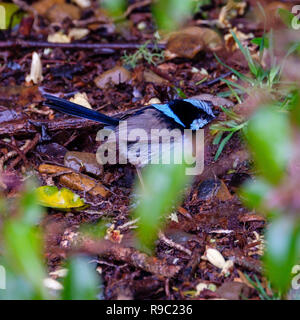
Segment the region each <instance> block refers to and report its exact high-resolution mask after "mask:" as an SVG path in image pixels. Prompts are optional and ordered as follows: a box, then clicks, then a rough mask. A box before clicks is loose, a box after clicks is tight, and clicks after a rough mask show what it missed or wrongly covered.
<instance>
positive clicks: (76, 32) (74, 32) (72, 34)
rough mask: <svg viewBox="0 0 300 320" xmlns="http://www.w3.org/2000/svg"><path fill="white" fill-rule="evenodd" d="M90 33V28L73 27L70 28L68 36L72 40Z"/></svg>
mask: <svg viewBox="0 0 300 320" xmlns="http://www.w3.org/2000/svg"><path fill="white" fill-rule="evenodd" d="M89 33H90V30H89V29H87V28H73V29H70V31H69V33H68V37H69V38H71V39H72V40H80V39H82V38H84V37H85V36H87V35H88V34H89Z"/></svg>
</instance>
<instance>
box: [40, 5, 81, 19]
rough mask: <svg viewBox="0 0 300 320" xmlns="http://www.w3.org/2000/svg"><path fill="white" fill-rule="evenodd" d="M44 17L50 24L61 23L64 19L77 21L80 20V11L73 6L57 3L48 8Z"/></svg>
mask: <svg viewBox="0 0 300 320" xmlns="http://www.w3.org/2000/svg"><path fill="white" fill-rule="evenodd" d="M46 17H47V18H48V19H49V20H50V21H51V22H58V23H62V22H63V21H64V20H65V19H66V18H69V19H71V20H78V19H79V18H80V9H79V8H78V7H76V6H75V5H73V4H69V3H57V4H55V5H53V6H52V7H50V8H49V10H48V11H47V12H46Z"/></svg>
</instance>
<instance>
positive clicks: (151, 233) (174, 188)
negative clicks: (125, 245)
mask: <svg viewBox="0 0 300 320" xmlns="http://www.w3.org/2000/svg"><path fill="white" fill-rule="evenodd" d="M185 169H186V167H185V166H184V165H174V164H169V165H149V166H148V167H146V169H145V170H144V171H143V178H144V184H145V189H143V190H141V192H142V194H141V200H140V203H139V205H138V207H137V208H136V210H135V211H134V217H135V218H139V221H138V225H139V228H138V229H137V238H138V240H139V245H140V248H141V249H142V250H144V251H147V252H150V251H151V250H152V249H153V247H154V241H155V240H156V239H157V233H158V230H159V229H160V228H161V227H162V226H163V225H164V222H165V217H166V215H168V214H169V213H170V211H171V209H172V206H176V205H177V204H178V203H179V202H180V201H181V196H182V194H183V191H184V187H185V185H186V183H187V182H188V181H189V180H190V177H191V176H188V175H186V170H185Z"/></svg>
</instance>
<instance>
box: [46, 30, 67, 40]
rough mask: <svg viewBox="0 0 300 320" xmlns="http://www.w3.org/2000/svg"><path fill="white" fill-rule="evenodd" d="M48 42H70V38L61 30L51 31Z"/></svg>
mask: <svg viewBox="0 0 300 320" xmlns="http://www.w3.org/2000/svg"><path fill="white" fill-rule="evenodd" d="M48 42H51V43H70V42H71V38H70V37H69V36H67V35H66V34H63V33H62V32H61V31H58V32H55V33H52V34H49V35H48Z"/></svg>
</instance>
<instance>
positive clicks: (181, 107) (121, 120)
mask: <svg viewBox="0 0 300 320" xmlns="http://www.w3.org/2000/svg"><path fill="white" fill-rule="evenodd" d="M44 98H45V99H46V100H45V101H44V105H46V106H48V107H50V108H52V109H54V110H57V111H60V112H62V113H66V114H68V115H72V116H76V117H81V118H85V119H89V120H93V121H96V122H99V123H102V124H103V125H106V127H105V130H107V131H104V132H105V135H106V138H107V139H106V140H105V141H104V142H103V146H104V149H105V148H106V150H108V151H109V150H116V148H117V149H118V150H117V151H118V160H119V161H115V163H113V164H116V163H117V162H118V163H122V164H123V163H126V161H128V162H130V163H131V164H133V165H134V166H135V167H136V168H137V173H138V176H139V178H141V173H140V171H139V169H140V168H142V167H144V166H145V165H147V164H149V163H158V162H159V161H162V162H163V161H165V162H163V163H167V161H168V160H166V159H165V158H170V152H171V151H172V150H173V149H174V146H176V145H177V146H179V145H182V144H183V143H186V141H187V140H188V144H187V145H188V148H192V143H193V142H192V139H191V136H189V137H188V138H187V134H186V132H187V131H192V132H195V131H197V130H199V129H201V128H203V127H204V126H206V125H207V124H208V123H210V122H211V121H212V120H213V119H214V118H215V115H214V113H213V111H212V104H211V102H210V101H207V100H199V99H193V98H186V99H174V100H170V101H168V102H167V103H155V104H150V105H146V106H142V107H140V108H136V109H132V110H129V111H126V112H124V113H121V114H117V115H115V116H113V117H111V116H107V115H105V114H103V113H100V112H98V111H96V110H93V109H89V108H86V107H84V106H81V105H79V104H76V103H74V102H70V101H68V100H65V99H62V98H59V97H56V96H53V95H50V94H44ZM124 124H126V127H125V125H124ZM125 128H126V131H125ZM174 130H175V131H174ZM133 131H135V132H142V133H143V132H144V133H145V134H143V135H142V136H139V137H137V136H136V135H133V137H131V135H130V133H131V132H133ZM106 132H108V133H106ZM153 132H154V133H153ZM162 132H163V133H164V134H167V133H168V132H176V135H175V138H174V137H173V138H174V139H173V141H172V143H170V140H169V141H167V140H168V139H166V141H165V140H164V139H163V137H160V136H161V134H162ZM178 133H179V134H178ZM167 138H169V137H167ZM123 142H126V143H123ZM116 145H117V147H116ZM124 145H125V147H124ZM104 149H103V148H102V150H104ZM179 149H180V148H179ZM98 150H99V149H98ZM180 150H182V149H180ZM99 154H100V152H97V160H98V162H99V161H101V156H99ZM165 155H166V157H165Z"/></svg>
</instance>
